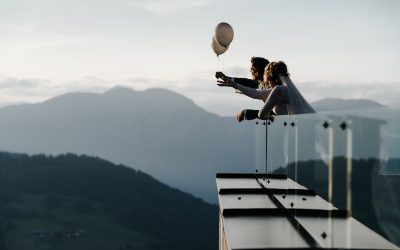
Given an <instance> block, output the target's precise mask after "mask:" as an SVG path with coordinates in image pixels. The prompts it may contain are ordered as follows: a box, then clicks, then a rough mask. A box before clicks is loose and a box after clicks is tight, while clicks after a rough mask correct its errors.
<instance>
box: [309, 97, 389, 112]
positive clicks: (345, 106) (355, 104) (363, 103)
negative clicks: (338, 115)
mask: <svg viewBox="0 0 400 250" xmlns="http://www.w3.org/2000/svg"><path fill="white" fill-rule="evenodd" d="M311 105H312V106H313V107H314V108H315V109H316V110H317V111H333V110H350V109H370V108H382V107H385V106H384V105H382V104H380V103H378V102H376V101H373V100H369V99H343V98H325V99H321V100H318V101H315V102H313V103H311Z"/></svg>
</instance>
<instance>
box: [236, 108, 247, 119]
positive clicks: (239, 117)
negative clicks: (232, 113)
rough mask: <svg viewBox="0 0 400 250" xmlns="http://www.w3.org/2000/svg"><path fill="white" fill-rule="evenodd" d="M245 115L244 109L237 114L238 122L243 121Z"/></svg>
mask: <svg viewBox="0 0 400 250" xmlns="http://www.w3.org/2000/svg"><path fill="white" fill-rule="evenodd" d="M244 117H245V115H244V110H242V111H240V112H239V113H238V114H237V115H236V120H237V121H238V122H242V121H243V120H244Z"/></svg>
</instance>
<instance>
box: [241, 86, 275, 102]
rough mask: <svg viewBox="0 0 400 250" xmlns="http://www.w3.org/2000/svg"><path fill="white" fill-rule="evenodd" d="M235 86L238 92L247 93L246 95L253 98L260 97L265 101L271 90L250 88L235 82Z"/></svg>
mask: <svg viewBox="0 0 400 250" xmlns="http://www.w3.org/2000/svg"><path fill="white" fill-rule="evenodd" d="M236 88H237V89H238V90H239V93H241V94H244V95H247V96H248V97H250V98H253V99H260V100H263V101H265V100H266V99H267V98H268V96H269V94H270V92H271V90H270V89H262V90H260V89H252V88H249V87H245V86H243V85H240V84H237V87H236Z"/></svg>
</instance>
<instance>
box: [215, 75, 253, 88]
mask: <svg viewBox="0 0 400 250" xmlns="http://www.w3.org/2000/svg"><path fill="white" fill-rule="evenodd" d="M215 77H216V78H217V79H222V80H223V81H225V82H227V81H232V82H237V83H239V84H241V85H243V86H246V87H249V88H252V89H258V81H256V80H252V79H248V78H236V77H231V76H227V75H225V74H224V73H222V72H220V71H219V72H215Z"/></svg>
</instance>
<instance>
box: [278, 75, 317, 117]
mask: <svg viewBox="0 0 400 250" xmlns="http://www.w3.org/2000/svg"><path fill="white" fill-rule="evenodd" d="M279 78H280V79H281V81H282V83H283V85H284V86H286V87H287V90H288V96H289V105H288V113H289V115H296V114H307V113H315V110H314V109H313V107H311V105H310V104H309V103H308V102H307V101H306V99H304V97H303V96H302V95H301V94H300V92H299V91H298V90H297V88H296V86H294V84H293V82H292V80H291V79H290V77H288V76H280V77H279Z"/></svg>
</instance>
